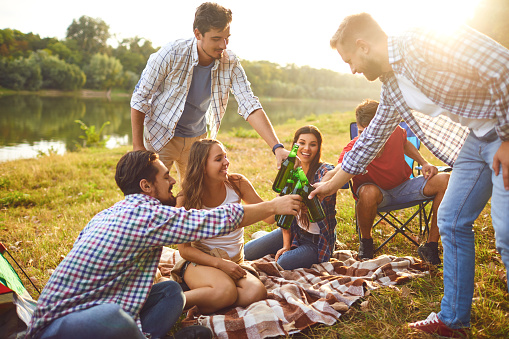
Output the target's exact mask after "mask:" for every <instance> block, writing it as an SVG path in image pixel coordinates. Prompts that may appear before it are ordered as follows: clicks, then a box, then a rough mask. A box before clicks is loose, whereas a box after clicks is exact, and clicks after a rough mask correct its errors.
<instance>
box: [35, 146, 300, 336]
mask: <svg viewBox="0 0 509 339" xmlns="http://www.w3.org/2000/svg"><path fill="white" fill-rule="evenodd" d="M115 180H116V182H117V185H118V186H119V187H120V189H121V190H122V192H123V193H124V195H125V199H124V200H122V201H120V202H118V203H116V204H115V205H114V206H112V207H110V208H108V209H106V210H104V211H102V212H100V213H99V214H97V215H96V216H95V217H94V218H92V220H91V221H90V222H89V223H88V224H87V226H86V227H85V228H84V229H83V231H82V232H81V233H80V235H79V236H78V239H77V240H76V242H75V243H74V246H73V248H72V249H71V251H70V252H69V254H67V256H66V257H65V258H64V260H63V261H62V262H61V263H60V265H58V267H57V268H56V269H55V272H53V274H52V275H51V277H50V279H49V281H48V283H47V284H46V286H45V287H44V290H43V291H42V293H41V296H40V297H39V300H38V302H37V309H36V311H35V313H34V315H33V318H32V320H31V323H30V326H29V328H28V332H27V338H37V339H43V338H75V339H79V338H83V339H89V338H93V339H99V338H108V339H116V338H117V339H129V338H136V339H138V338H145V337H146V336H149V337H150V338H151V339H155V338H170V337H169V336H166V333H167V332H168V331H169V330H170V329H171V328H172V327H173V325H174V324H175V323H176V322H177V320H178V319H179V317H180V315H181V313H182V310H183V308H184V305H185V297H184V294H183V292H182V289H181V287H180V285H179V284H178V283H176V282H175V281H165V282H162V283H158V284H155V285H152V284H153V281H154V276H155V274H156V270H157V265H158V263H159V259H160V257H161V251H162V246H166V245H172V244H180V243H185V242H191V241H196V240H199V239H204V238H211V237H214V236H218V235H223V234H227V233H230V232H231V231H233V230H234V229H236V228H238V227H244V226H247V225H250V224H252V223H254V222H257V221H259V220H262V219H264V218H267V217H269V216H270V215H272V214H293V215H296V214H297V211H298V209H299V207H300V198H299V197H298V196H297V195H289V196H287V197H286V196H285V197H279V198H276V199H274V200H272V201H269V202H262V203H259V204H253V205H247V206H242V205H240V204H227V205H223V206H221V207H218V208H216V209H212V210H190V211H186V210H185V209H183V208H180V209H177V208H175V207H173V206H175V197H174V196H173V194H172V192H171V190H172V187H173V185H174V184H175V180H174V179H173V178H172V177H171V176H170V173H169V171H168V169H167V168H166V167H165V166H164V164H163V163H162V162H161V161H160V160H159V158H158V155H157V154H156V153H153V152H150V151H133V152H129V153H127V154H125V155H124V156H123V157H122V158H121V159H120V161H119V162H118V164H117V170H116V174H115ZM174 337H175V338H179V339H185V338H212V333H211V331H210V330H209V329H207V328H204V327H202V326H191V327H188V328H184V329H183V330H181V331H179V332H177V333H176V334H175V336H174ZM172 338H173V337H172Z"/></svg>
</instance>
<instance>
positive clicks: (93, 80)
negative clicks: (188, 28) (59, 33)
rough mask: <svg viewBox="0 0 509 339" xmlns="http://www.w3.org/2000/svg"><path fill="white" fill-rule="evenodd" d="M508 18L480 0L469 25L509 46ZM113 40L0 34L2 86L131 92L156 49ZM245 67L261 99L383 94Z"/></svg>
mask: <svg viewBox="0 0 509 339" xmlns="http://www.w3.org/2000/svg"><path fill="white" fill-rule="evenodd" d="M508 15H509V2H507V1H506V0H482V1H481V2H480V4H479V7H478V10H477V12H476V15H475V17H474V18H473V19H472V20H471V21H470V22H469V24H470V25H471V26H473V27H474V28H476V29H478V30H480V31H481V32H483V33H485V34H487V35H489V36H490V37H492V38H493V39H495V40H497V41H499V42H500V43H501V44H503V45H504V46H506V47H509V38H508V37H509V34H508V32H509V21H507V20H506V18H507V17H508ZM110 37H111V34H110V32H109V26H108V25H107V24H106V23H105V22H104V21H103V20H101V19H99V18H91V17H88V16H82V17H80V18H79V19H78V20H73V21H72V23H71V24H70V25H69V27H68V28H67V34H66V38H65V39H63V40H58V39H56V38H41V37H40V36H39V35H38V34H33V33H22V32H20V31H18V30H16V29H10V28H6V29H3V30H0V86H2V87H4V88H9V89H13V90H29V91H36V90H39V89H57V90H64V91H72V90H79V89H82V88H87V89H96V90H111V89H113V88H115V89H121V90H127V91H130V90H132V89H133V88H134V86H135V85H136V83H137V81H138V79H139V77H140V75H141V72H142V71H143V68H144V67H145V64H146V62H147V60H148V58H149V56H150V54H152V53H154V52H155V51H156V50H157V48H154V47H153V46H152V42H151V41H150V40H147V39H144V38H140V37H138V36H136V37H133V38H127V39H123V40H122V41H118V45H117V47H115V48H114V47H112V46H110V45H108V43H107V41H108V39H109V38H110ZM338 62H339V60H338ZM242 66H243V67H244V70H245V72H246V74H247V77H248V79H249V81H250V82H251V86H252V88H253V91H254V93H256V95H258V96H270V97H283V98H316V99H333V100H348V99H358V98H359V97H372V96H373V95H377V92H378V91H379V89H380V83H378V82H376V83H368V82H367V81H366V80H365V79H364V78H363V77H353V76H351V75H349V74H341V73H337V72H334V71H331V70H327V69H315V68H312V67H309V66H303V67H299V66H296V65H294V64H289V65H286V66H281V65H279V64H275V63H272V62H268V61H247V60H243V61H242Z"/></svg>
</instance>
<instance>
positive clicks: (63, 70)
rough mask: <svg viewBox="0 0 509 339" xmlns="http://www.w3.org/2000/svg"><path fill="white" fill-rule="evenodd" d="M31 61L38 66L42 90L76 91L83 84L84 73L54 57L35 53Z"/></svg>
mask: <svg viewBox="0 0 509 339" xmlns="http://www.w3.org/2000/svg"><path fill="white" fill-rule="evenodd" d="M31 59H33V60H34V62H36V63H37V64H38V65H39V66H40V69H41V74H42V80H43V81H42V88H47V89H61V90H65V91H69V90H78V89H80V88H82V87H83V85H84V84H85V80H86V77H85V73H83V72H82V71H81V69H80V68H79V67H78V66H76V65H71V64H68V63H66V62H65V61H63V60H60V59H59V58H58V57H57V56H55V55H49V54H48V53H47V52H45V51H37V52H35V53H33V54H32V56H31Z"/></svg>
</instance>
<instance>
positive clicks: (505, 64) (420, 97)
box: [311, 13, 509, 336]
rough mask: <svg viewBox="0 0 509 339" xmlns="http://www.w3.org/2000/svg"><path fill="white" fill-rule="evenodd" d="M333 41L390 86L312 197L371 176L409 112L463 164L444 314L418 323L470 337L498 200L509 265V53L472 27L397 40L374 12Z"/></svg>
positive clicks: (444, 152)
mask: <svg viewBox="0 0 509 339" xmlns="http://www.w3.org/2000/svg"><path fill="white" fill-rule="evenodd" d="M331 46H332V48H334V49H336V50H337V51H338V53H339V54H340V56H341V58H342V59H343V61H344V62H346V63H348V64H349V65H350V68H351V70H352V73H354V74H355V73H362V74H364V76H365V77H366V79H368V80H370V81H374V80H376V79H378V78H380V79H381V81H382V82H383V86H382V93H381V96H380V105H379V107H378V110H377V113H376V115H375V117H374V118H373V120H372V121H371V123H370V124H369V126H368V127H367V128H366V129H365V130H364V132H363V133H362V134H361V137H360V138H359V140H358V141H357V142H356V144H355V146H354V147H353V149H352V150H351V151H350V152H348V153H347V154H346V155H345V158H344V160H343V162H342V166H341V169H340V170H339V171H338V172H337V173H336V174H335V176H334V177H333V178H332V179H331V180H329V181H327V182H322V183H318V184H316V186H317V189H316V190H315V191H313V192H312V193H311V196H314V195H318V196H320V197H321V196H327V195H330V194H331V193H332V192H335V191H336V190H337V189H339V188H340V187H342V186H343V185H344V184H345V183H346V182H347V181H348V180H349V179H350V178H352V177H353V176H354V175H357V174H362V173H364V171H365V168H366V166H367V165H368V164H369V163H370V162H371V161H372V160H373V158H374V157H375V156H376V154H377V152H378V150H380V149H381V148H382V147H383V145H384V143H385V141H386V140H387V139H388V138H389V136H390V135H391V133H392V131H394V129H395V128H396V126H397V125H398V123H399V122H400V121H401V118H403V119H404V120H405V121H406V122H407V124H408V125H409V126H410V128H411V129H412V131H413V132H414V133H415V134H416V136H417V137H418V138H419V139H420V140H421V141H422V142H423V143H424V145H426V147H427V148H428V149H429V150H430V151H431V152H432V153H433V154H434V155H435V156H437V157H438V158H439V159H441V160H442V161H444V162H445V163H447V164H448V165H451V166H452V165H453V164H454V167H453V171H452V175H451V177H450V181H449V187H448V189H447V191H446V193H445V196H444V199H443V201H442V204H441V205H440V208H439V210H438V227H439V229H440V236H441V239H442V246H443V248H444V297H443V299H442V304H441V311H440V313H439V314H438V315H437V314H435V313H432V314H430V316H429V317H428V318H427V319H426V320H423V321H419V322H416V323H412V324H410V327H412V328H416V329H420V330H423V331H426V332H430V333H438V334H440V335H445V336H457V335H464V334H465V332H466V328H468V327H469V326H470V310H471V306H472V297H473V291H474V268H475V249H474V233H473V231H472V225H473V223H474V221H475V219H476V218H477V217H478V216H479V214H480V212H481V211H482V210H483V208H484V207H485V206H486V204H487V202H488V200H489V199H490V197H492V199H491V213H492V220H493V227H494V229H495V238H496V245H497V250H498V251H499V253H500V255H501V256H502V260H503V262H504V264H505V266H506V268H509V209H508V208H507V207H508V206H509V51H508V50H507V49H506V48H504V47H502V46H501V45H499V44H497V43H496V42H495V41H493V40H491V39H490V38H488V37H487V36H485V35H483V34H481V33H479V32H477V31H475V30H474V29H472V28H469V27H467V26H462V27H458V28H457V29H455V30H454V31H452V32H449V33H447V34H439V33H437V32H434V31H430V30H424V29H413V30H410V31H408V32H406V33H404V34H403V35H401V36H398V37H388V36H387V35H386V34H385V32H384V31H383V30H382V29H381V27H380V26H379V25H378V23H377V22H376V21H375V20H373V18H372V17H371V16H370V15H369V14H367V13H361V14H356V15H351V16H348V17H347V18H345V19H344V21H343V22H342V23H341V25H340V26H339V29H338V30H337V32H336V33H335V34H334V36H333V37H332V39H331Z"/></svg>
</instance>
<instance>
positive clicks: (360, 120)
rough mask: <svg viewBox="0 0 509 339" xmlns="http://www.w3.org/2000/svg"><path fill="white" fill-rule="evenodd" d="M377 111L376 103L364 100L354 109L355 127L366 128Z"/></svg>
mask: <svg viewBox="0 0 509 339" xmlns="http://www.w3.org/2000/svg"><path fill="white" fill-rule="evenodd" d="M377 109H378V101H376V100H371V99H366V100H364V101H363V102H362V103H360V104H359V105H358V106H357V107H355V120H356V121H357V125H361V126H362V127H367V126H368V125H369V123H370V122H371V120H372V119H373V117H374V116H375V114H376V110H377Z"/></svg>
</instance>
